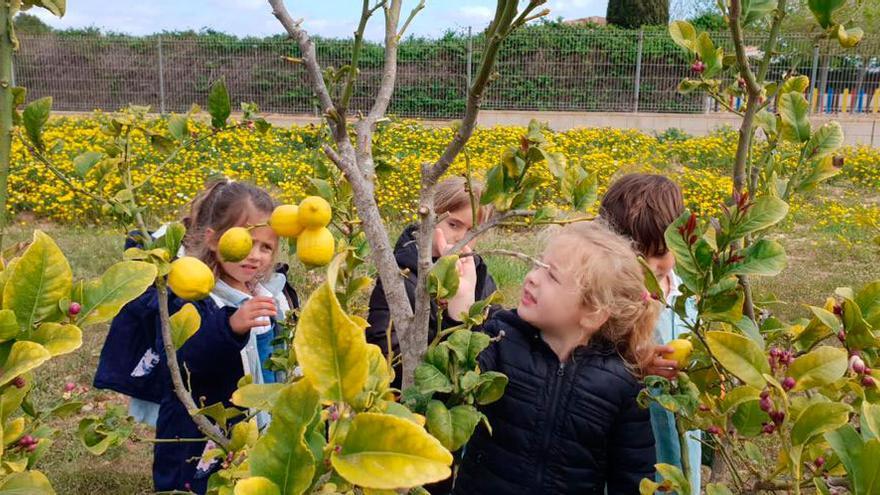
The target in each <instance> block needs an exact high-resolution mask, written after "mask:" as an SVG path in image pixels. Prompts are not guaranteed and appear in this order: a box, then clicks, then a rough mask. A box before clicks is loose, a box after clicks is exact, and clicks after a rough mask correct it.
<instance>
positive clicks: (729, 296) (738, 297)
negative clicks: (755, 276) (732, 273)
mask: <svg viewBox="0 0 880 495" xmlns="http://www.w3.org/2000/svg"><path fill="white" fill-rule="evenodd" d="M744 299H745V296H744V294H743V291H742V290H739V289H736V290H733V291H728V292H723V293H721V294H716V295H713V296H710V297H707V298H706V299H705V301H704V302H703V312H702V313H701V314H700V316H701V317H702V318H703V319H705V320H706V321H723V322H726V323H730V324H731V325H736V324H738V323H739V322H740V320H742V318H743V300H744Z"/></svg>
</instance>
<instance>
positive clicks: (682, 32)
mask: <svg viewBox="0 0 880 495" xmlns="http://www.w3.org/2000/svg"><path fill="white" fill-rule="evenodd" d="M669 36H670V37H671V38H672V41H673V42H675V44H676V45H678V46H680V47H682V48H684V49H685V50H689V51H692V52H693V51H696V49H697V48H696V46H697V30H696V29H694V26H692V25H691V23H689V22H687V21H673V22H672V23H671V24H669Z"/></svg>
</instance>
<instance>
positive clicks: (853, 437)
mask: <svg viewBox="0 0 880 495" xmlns="http://www.w3.org/2000/svg"><path fill="white" fill-rule="evenodd" d="M824 436H825V440H826V441H827V442H828V443H829V444H830V445H831V448H832V449H834V453H835V454H837V457H839V458H840V462H841V463H842V464H843V466H844V467H845V468H846V472H847V473H848V474H849V478H850V479H851V480H852V481H853V490H852V492H853V493H858V494H861V493H865V492H864V491H863V490H862V489H861V488H862V487H861V486H860V483H861V480H862V465H861V459H862V451H863V450H864V442H863V440H862V437H861V436H860V435H859V434H858V432H857V431H856V429H855V428H854V427H853V425H850V424H847V425H844V426H842V427H840V428H838V429H836V430H834V431H829V432H827V433H825V435H824Z"/></svg>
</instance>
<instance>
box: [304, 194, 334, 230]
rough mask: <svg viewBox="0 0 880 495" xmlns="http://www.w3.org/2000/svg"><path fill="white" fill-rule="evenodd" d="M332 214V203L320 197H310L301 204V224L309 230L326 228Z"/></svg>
mask: <svg viewBox="0 0 880 495" xmlns="http://www.w3.org/2000/svg"><path fill="white" fill-rule="evenodd" d="M332 214H333V213H332V211H331V210H330V203H328V202H327V200H325V199H324V198H322V197H320V196H308V197H307V198H305V199H304V200H302V201H301V202H300V203H299V223H300V224H302V226H303V227H305V228H307V229H316V228H318V227H326V226H327V224H328V223H330V217H331V216H332Z"/></svg>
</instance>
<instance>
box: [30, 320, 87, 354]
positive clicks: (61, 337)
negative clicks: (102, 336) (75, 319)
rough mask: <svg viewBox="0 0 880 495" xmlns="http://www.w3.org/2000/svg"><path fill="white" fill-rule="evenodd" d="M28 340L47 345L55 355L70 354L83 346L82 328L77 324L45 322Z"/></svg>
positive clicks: (48, 349) (47, 348) (50, 352)
mask: <svg viewBox="0 0 880 495" xmlns="http://www.w3.org/2000/svg"><path fill="white" fill-rule="evenodd" d="M28 340H31V341H33V342H36V343H38V344H40V345H42V346H43V347H45V348H46V350H47V351H49V354H51V355H52V356H53V357H54V356H60V355H62V354H69V353H71V352H73V351H75V350H77V349H79V348H80V347H81V346H82V330H80V328H79V327H78V326H76V325H62V324H60V323H43V324H41V325H40V326H39V327H38V328H37V330H36V331H35V332H34V333H33V334H31V336H30V338H29V339H28Z"/></svg>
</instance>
